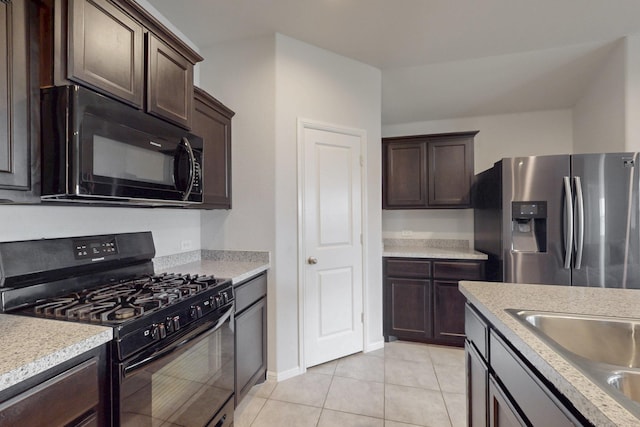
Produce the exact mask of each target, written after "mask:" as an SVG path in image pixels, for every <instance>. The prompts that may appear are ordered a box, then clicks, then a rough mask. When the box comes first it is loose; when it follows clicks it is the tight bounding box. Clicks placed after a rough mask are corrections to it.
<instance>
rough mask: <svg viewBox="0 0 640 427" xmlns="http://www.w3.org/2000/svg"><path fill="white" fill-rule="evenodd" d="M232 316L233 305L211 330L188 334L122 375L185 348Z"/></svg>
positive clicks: (127, 369)
mask: <svg viewBox="0 0 640 427" xmlns="http://www.w3.org/2000/svg"><path fill="white" fill-rule="evenodd" d="M232 314H233V304H232V305H231V307H229V310H227V311H226V312H225V314H223V315H222V317H220V319H218V321H217V322H216V324H215V326H213V327H211V328H206V329H205V330H204V331H202V330H200V328H198V329H196V330H195V331H193V332H191V333H190V334H187V335H185V337H184V339H182V340H180V341H178V342H176V343H175V344H173V345H171V346H170V347H167V348H163V349H162V350H158V351H156V352H154V353H152V354H151V355H149V356H146V357H143V358H142V359H141V360H138V361H133V362H132V363H131V364H130V365H128V366H126V367H125V368H124V375H125V376H126V375H127V374H128V373H130V372H132V371H135V370H138V369H140V368H143V367H145V366H147V365H149V364H151V363H153V362H155V361H156V360H159V359H161V358H163V357H165V356H167V355H169V354H171V353H173V352H174V351H176V350H179V349H181V348H182V347H184V346H186V345H187V344H189V343H191V342H192V341H194V340H196V339H198V338H200V337H201V336H202V335H204V334H208V333H211V332H215V331H217V330H218V329H220V328H221V327H222V325H223V324H224V323H225V322H226V321H227V320H228V319H229V318H230V317H231V315H232Z"/></svg>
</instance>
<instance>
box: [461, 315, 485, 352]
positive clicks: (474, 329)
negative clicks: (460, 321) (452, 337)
mask: <svg viewBox="0 0 640 427" xmlns="http://www.w3.org/2000/svg"><path fill="white" fill-rule="evenodd" d="M464 333H465V335H466V336H467V340H469V341H470V342H471V343H473V345H474V346H475V348H476V349H477V350H478V352H479V353H480V354H481V355H482V357H483V358H484V359H485V360H487V359H488V358H489V357H488V356H489V351H488V348H489V339H488V333H489V329H488V327H487V324H486V323H485V322H484V320H482V318H481V317H480V315H478V313H476V311H475V310H474V309H473V308H472V307H471V306H470V305H469V304H466V305H465V307H464Z"/></svg>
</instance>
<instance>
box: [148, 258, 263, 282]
mask: <svg viewBox="0 0 640 427" xmlns="http://www.w3.org/2000/svg"><path fill="white" fill-rule="evenodd" d="M200 258H201V259H197V260H188V262H186V263H182V262H180V260H176V262H175V263H171V264H168V263H164V264H163V267H164V268H161V269H157V272H163V271H166V272H172V273H191V274H213V275H215V276H216V277H222V278H225V279H231V282H232V283H233V284H237V283H240V282H242V281H244V280H247V279H248V278H250V277H252V276H255V275H257V274H260V273H262V272H263V271H266V270H268V269H269V267H270V261H269V253H268V252H248V251H207V250H203V251H202V254H201V256H200ZM161 261H162V262H164V261H166V260H161ZM154 262H156V261H155V260H154ZM158 264H159V263H157V262H156V265H158Z"/></svg>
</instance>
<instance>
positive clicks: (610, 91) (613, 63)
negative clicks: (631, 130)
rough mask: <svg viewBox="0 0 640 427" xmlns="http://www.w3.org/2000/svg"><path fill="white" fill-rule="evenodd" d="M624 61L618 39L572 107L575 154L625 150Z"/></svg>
mask: <svg viewBox="0 0 640 427" xmlns="http://www.w3.org/2000/svg"><path fill="white" fill-rule="evenodd" d="M625 64H626V48H625V43H624V41H623V40H621V41H620V42H618V43H617V45H616V46H615V48H614V49H613V51H612V52H611V53H610V54H609V57H608V58H607V60H606V61H604V62H603V65H602V69H601V70H600V71H599V72H598V73H597V75H596V77H595V78H594V80H593V81H592V82H591V84H590V85H589V86H588V87H587V90H586V91H585V93H584V94H583V95H582V96H581V97H580V99H579V100H578V102H576V105H575V106H574V108H573V134H574V147H573V148H574V149H573V151H574V152H575V153H599V152H607V151H609V152H614V151H624V150H625V139H626V135H625V134H626V129H625V108H626V105H625V91H626V88H625Z"/></svg>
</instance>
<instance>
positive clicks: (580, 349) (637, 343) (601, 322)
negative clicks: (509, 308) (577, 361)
mask: <svg viewBox="0 0 640 427" xmlns="http://www.w3.org/2000/svg"><path fill="white" fill-rule="evenodd" d="M512 314H514V315H515V316H516V318H519V319H521V320H524V321H525V322H527V323H528V324H529V325H531V326H533V327H534V328H535V330H538V331H539V332H542V333H543V334H544V335H546V336H547V338H549V339H551V340H553V341H554V342H555V343H556V344H558V345H560V346H561V347H563V348H564V349H565V350H568V351H570V352H571V353H573V354H576V355H578V356H580V357H583V358H585V359H587V360H590V361H593V362H598V363H606V364H609V365H615V366H623V367H626V368H640V321H637V320H634V319H621V318H611V317H599V316H587V315H576V314H562V313H548V312H539V311H513V312H512Z"/></svg>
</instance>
